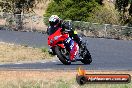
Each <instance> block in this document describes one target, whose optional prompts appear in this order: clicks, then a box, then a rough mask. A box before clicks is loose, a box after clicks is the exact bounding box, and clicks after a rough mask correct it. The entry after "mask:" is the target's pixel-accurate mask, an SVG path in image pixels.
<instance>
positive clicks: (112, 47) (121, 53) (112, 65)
mask: <svg viewBox="0 0 132 88" xmlns="http://www.w3.org/2000/svg"><path fill="white" fill-rule="evenodd" d="M83 40H84V41H87V44H88V45H87V47H88V49H89V51H90V53H91V55H92V58H93V62H92V63H91V64H90V65H83V64H82V63H81V62H73V63H72V64H71V65H63V64H62V63H61V62H60V61H59V60H58V59H57V58H55V59H54V60H53V61H42V62H36V63H14V64H0V69H30V70H32V69H35V70H45V69H51V70H52V69H54V70H56V69H57V70H65V69H66V70H76V69H77V67H79V66H83V67H84V68H85V69H89V70H132V41H125V40H114V39H101V38H88V37H84V38H83ZM0 41H2V42H8V43H15V44H22V45H28V46H33V47H48V46H47V35H45V34H40V33H33V32H17V31H5V30H0Z"/></svg>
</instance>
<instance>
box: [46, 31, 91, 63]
mask: <svg viewBox="0 0 132 88" xmlns="http://www.w3.org/2000/svg"><path fill="white" fill-rule="evenodd" d="M61 30H62V28H59V29H58V30H56V31H51V32H49V36H48V45H49V46H51V49H52V51H53V54H54V55H57V57H58V58H59V60H60V61H61V62H62V63H63V64H65V65H70V64H71V61H70V58H69V57H70V53H69V51H68V49H66V47H65V45H64V41H65V40H66V39H67V38H68V37H69V33H68V32H65V33H62V32H61ZM74 43H76V42H74ZM78 55H79V58H78V59H77V58H76V61H81V62H82V63H84V64H90V63H91V62H92V58H91V55H90V53H89V51H88V49H87V47H86V43H85V42H83V43H82V45H81V46H80V47H79V53H78Z"/></svg>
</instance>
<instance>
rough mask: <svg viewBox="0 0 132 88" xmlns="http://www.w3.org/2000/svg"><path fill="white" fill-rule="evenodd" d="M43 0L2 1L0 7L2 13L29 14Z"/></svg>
mask: <svg viewBox="0 0 132 88" xmlns="http://www.w3.org/2000/svg"><path fill="white" fill-rule="evenodd" d="M41 1H43V0H1V1H0V7H1V9H2V12H9V13H16V12H18V11H20V13H21V12H29V11H32V8H33V7H35V6H36V4H37V3H38V2H41Z"/></svg>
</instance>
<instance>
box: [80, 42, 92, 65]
mask: <svg viewBox="0 0 132 88" xmlns="http://www.w3.org/2000/svg"><path fill="white" fill-rule="evenodd" d="M80 50H81V51H80V54H81V55H80V56H81V57H82V60H81V62H82V63H84V64H90V63H91V62H92V57H91V54H90V52H89V51H88V49H87V47H86V44H85V43H83V44H82V46H81V49H80Z"/></svg>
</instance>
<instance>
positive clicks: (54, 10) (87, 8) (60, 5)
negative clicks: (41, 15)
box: [45, 0, 99, 21]
mask: <svg viewBox="0 0 132 88" xmlns="http://www.w3.org/2000/svg"><path fill="white" fill-rule="evenodd" d="M98 6H99V4H98V2H97V1H95V0H54V1H52V2H51V3H50V4H49V6H48V8H47V11H46V14H45V16H47V17H49V16H50V15H52V14H57V15H59V16H60V17H61V18H63V19H67V20H78V21H87V19H88V17H89V16H90V14H89V13H90V12H92V10H93V9H95V8H98Z"/></svg>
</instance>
